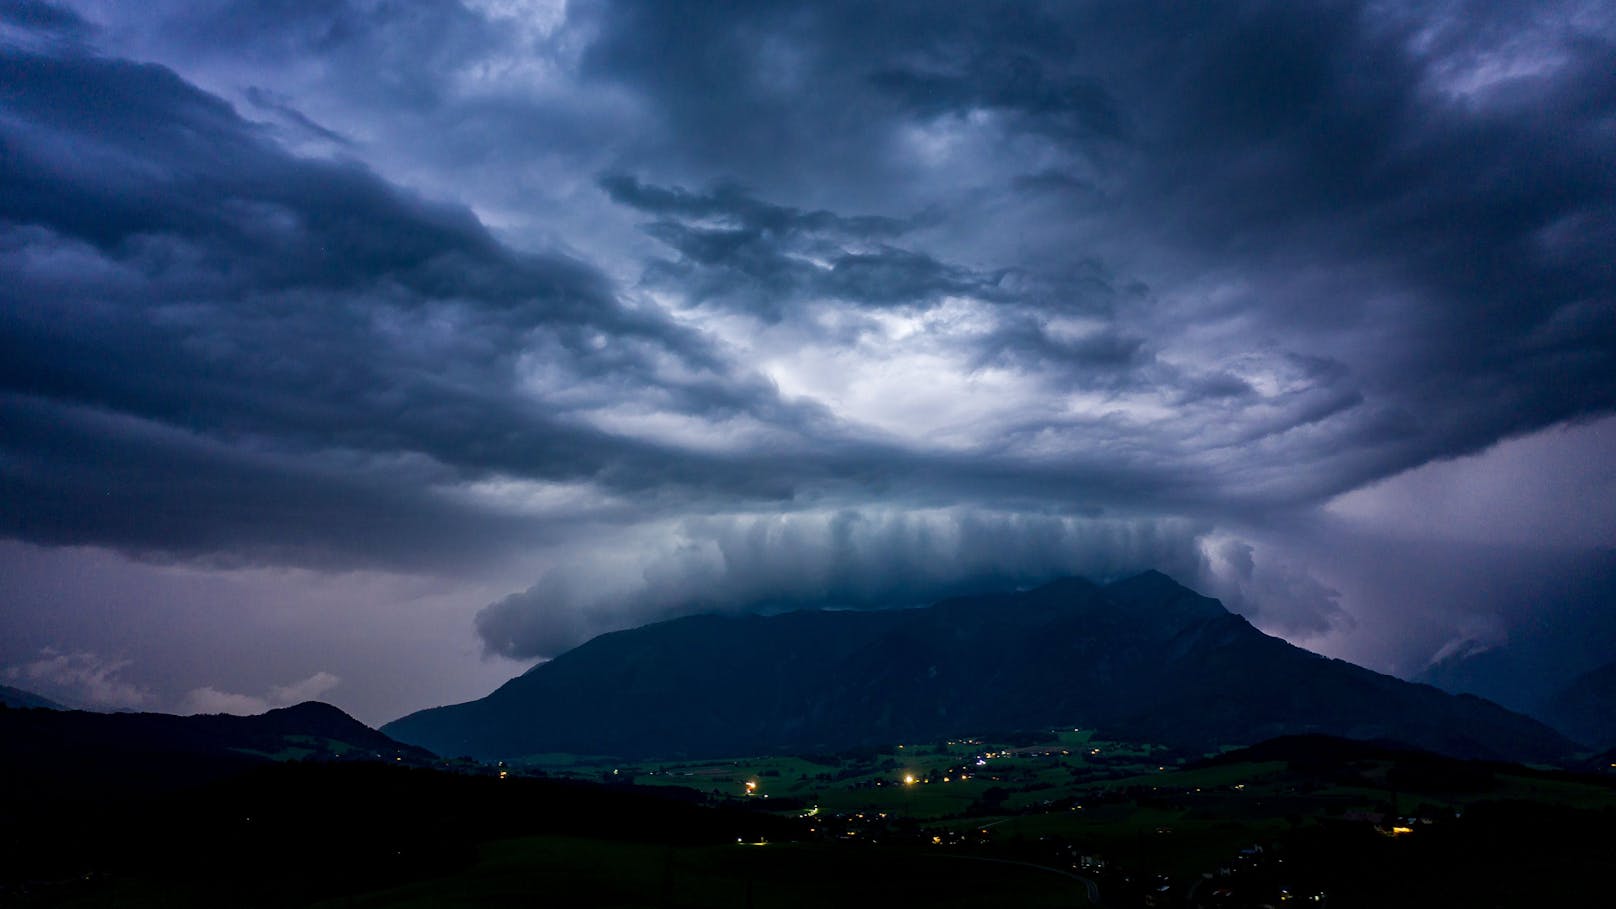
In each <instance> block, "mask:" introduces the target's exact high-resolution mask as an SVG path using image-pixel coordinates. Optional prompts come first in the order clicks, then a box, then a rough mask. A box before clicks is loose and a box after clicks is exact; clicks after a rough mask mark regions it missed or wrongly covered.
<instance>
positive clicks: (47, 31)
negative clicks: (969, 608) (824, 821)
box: [0, 0, 1616, 726]
mask: <svg viewBox="0 0 1616 909" xmlns="http://www.w3.org/2000/svg"><path fill="white" fill-rule="evenodd" d="M674 7H675V4H663V3H655V2H636V0H572V2H568V0H423V2H420V3H412V4H407V5H404V6H393V5H387V4H379V5H378V4H370V3H365V2H359V0H353V2H347V0H345V2H340V3H314V4H301V3H291V4H285V3H243V4H234V5H218V4H205V3H194V2H187V0H159V2H154V3H149V4H142V5H140V7H139V8H138V9H137V8H135V7H132V6H130V5H128V4H119V3H115V2H106V0H26V2H22V3H17V4H9V5H6V6H4V7H0V73H3V76H0V83H3V84H4V85H5V86H6V90H5V92H3V93H0V147H3V148H4V149H5V150H6V152H5V154H4V155H0V268H3V270H4V273H5V274H6V275H7V276H8V279H7V280H6V281H5V282H4V283H3V285H0V354H3V355H0V363H3V365H0V426H3V427H4V430H3V431H0V577H3V578H5V582H4V584H3V585H0V684H4V685H7V686H11V687H16V688H21V689H24V690H27V691H32V692H36V693H38V694H40V695H42V696H44V697H47V698H50V699H52V700H55V701H58V702H61V703H63V704H67V705H69V706H77V707H84V708H88V709H96V710H107V711H117V710H141V711H156V712H177V713H217V712H225V713H259V712H263V711H264V710H267V709H271V708H274V707H279V706H290V705H292V704H295V703H300V702H303V701H308V700H319V701H322V702H326V703H330V704H332V705H334V706H336V707H338V708H340V709H342V710H344V711H345V712H347V713H349V714H351V715H353V716H355V717H357V718H359V719H360V720H362V721H363V722H365V723H367V724H369V725H373V726H374V725H380V724H381V723H383V722H386V721H388V720H392V719H396V718H399V717H402V716H405V715H406V714H408V713H411V712H413V711H416V710H419V709H422V708H425V707H430V706H436V705H440V704H452V703H459V702H464V701H468V700H471V699H474V698H480V697H482V696H483V695H485V694H487V693H488V692H489V691H492V690H493V689H494V688H496V687H497V686H498V685H500V684H502V683H503V682H505V681H507V680H509V679H511V678H513V677H515V676H517V675H520V674H521V673H523V672H524V671H526V670H528V669H529V668H531V667H532V666H534V665H537V664H538V663H540V662H542V661H544V660H547V659H549V658H551V657H553V656H555V655H557V654H559V653H562V652H565V651H566V650H567V649H569V648H571V647H573V646H576V645H577V644H579V643H582V642H584V641H587V640H590V639H592V638H594V637H596V636H598V635H600V634H603V633H607V632H610V631H614V630H619V629H624V628H631V627H638V626H640V625H644V624H647V623H650V622H655V621H660V620H665V619H671V618H677V617H681V616H686V615H692V614H697V613H705V612H717V613H728V614H752V613H758V612H767V611H771V610H786V609H814V608H829V607H834V608H854V609H867V608H879V607H883V606H893V605H916V606H918V605H925V604H929V603H933V602H936V601H938V600H941V599H945V598H947V597H950V596H953V595H958V594H962V593H969V592H985V591H994V590H1014V589H1027V588H1030V587H1035V586H1038V585H1040V584H1042V583H1048V582H1050V581H1052V580H1055V579H1060V578H1067V577H1085V578H1090V577H1097V578H1112V579H1116V578H1122V577H1127V576H1131V575H1133V574H1137V573H1140V572H1143V571H1147V570H1156V571H1161V572H1162V573H1164V574H1166V575H1167V576H1169V577H1170V578H1172V579H1174V580H1175V581H1176V582H1177V583H1180V584H1182V585H1183V586H1185V587H1188V588H1190V589H1192V590H1194V591H1196V592H1197V593H1200V594H1202V595H1204V596H1209V597H1212V598H1214V599H1216V600H1218V601H1219V602H1220V603H1221V604H1222V605H1223V606H1224V608H1226V609H1228V610H1229V611H1230V612H1232V613H1235V614H1237V615H1240V616H1242V617H1243V618H1245V619H1246V620H1248V621H1249V622H1250V623H1251V624H1252V625H1253V626H1254V627H1256V628H1258V629H1259V630H1262V631H1263V632H1265V633H1267V634H1271V635H1274V636H1276V637H1279V638H1282V639H1284V640H1286V641H1288V642H1290V643H1292V644H1295V645H1297V646H1299V647H1303V648H1306V649H1308V650H1311V651H1313V652H1316V653H1320V654H1323V655H1325V656H1329V657H1335V658H1340V659H1343V660H1347V661H1349V662H1352V663H1355V664H1358V665H1361V666H1364V667H1366V668H1369V669H1372V670H1374V671H1377V672H1382V673H1386V674H1390V675H1394V676H1397V677H1400V678H1404V679H1419V678H1428V679H1430V680H1432V681H1436V682H1440V683H1441V686H1442V687H1445V688H1448V689H1450V690H1466V691H1473V692H1475V693H1478V694H1482V695H1483V696H1486V697H1489V698H1491V699H1493V700H1495V701H1498V702H1499V703H1502V704H1504V706H1506V707H1510V708H1511V709H1515V710H1521V711H1529V710H1530V709H1531V708H1533V707H1535V705H1537V704H1538V703H1539V702H1540V701H1542V700H1543V699H1544V698H1546V697H1548V696H1549V695H1551V694H1553V693H1554V692H1555V691H1556V690H1558V689H1559V688H1560V687H1561V686H1563V685H1564V684H1566V683H1567V682H1569V681H1570V680H1571V679H1572V678H1574V677H1576V676H1578V675H1579V674H1581V673H1583V672H1585V671H1588V670H1591V669H1594V668H1596V667H1598V666H1601V665H1605V664H1609V663H1611V661H1612V660H1616V608H1612V607H1613V606H1616V469H1613V467H1612V465H1616V271H1613V268H1612V262H1613V261H1616V254H1613V250H1616V173H1613V172H1612V170H1611V168H1610V166H1609V162H1610V161H1612V160H1616V131H1612V130H1611V129H1610V124H1611V123H1613V122H1616V15H1613V14H1612V12H1611V11H1610V10H1609V9H1608V8H1606V7H1605V6H1603V5H1600V4H1597V3H1594V4H1590V3H1584V2H1580V0H1556V2H1549V3H1542V4H1469V5H1467V4H1458V5H1454V4H1443V3H1416V4H1413V5H1403V6H1397V7H1396V8H1393V7H1390V6H1387V5H1385V4H1377V3H1372V2H1349V3H1339V4H1328V5H1325V4H1321V5H1316V6H1315V5H1307V6H1300V7H1298V6H1293V5H1288V4H1256V5H1250V4H1233V3H1230V4H1225V3H1216V4H1207V5H1202V6H1197V7H1195V8H1193V9H1183V8H1181V7H1180V6H1178V5H1173V6H1171V8H1170V9H1157V8H1155V7H1154V6H1153V5H1152V4H1143V5H1131V6H1128V7H1126V8H1120V9H1119V8H1115V7H1114V6H1113V5H1110V4H1102V3H1078V4H1070V5H1059V6H1057V7H1056V8H1044V7H1042V6H1038V5H1031V4H1029V5H1024V6H1019V5H1014V4H1012V5H1011V6H1010V7H1008V8H1005V7H1003V6H1001V5H998V4H991V3H981V4H978V3H961V4H951V5H949V6H948V7H947V8H946V9H940V8H936V7H935V5H934V4H914V3H908V2H883V3H874V4H871V3H829V4H824V5H815V6H813V7H811V8H806V9H800V8H797V7H795V6H793V5H777V4H774V3H768V2H760V3H755V4H745V5H742V6H740V7H738V8H732V7H731V6H728V5H724V4H700V3H696V4H689V5H681V6H679V8H678V9H675V8H674Z"/></svg>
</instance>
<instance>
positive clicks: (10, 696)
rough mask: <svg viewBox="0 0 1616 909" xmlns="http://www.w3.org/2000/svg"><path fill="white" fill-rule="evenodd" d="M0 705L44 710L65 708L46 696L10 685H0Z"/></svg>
mask: <svg viewBox="0 0 1616 909" xmlns="http://www.w3.org/2000/svg"><path fill="white" fill-rule="evenodd" d="M0 705H3V706H6V707H11V708H13V709H29V708H41V709H44V710H66V709H67V708H66V707H63V706H62V705H61V704H58V703H56V702H55V701H53V700H51V699H50V698H47V697H41V696H40V695H37V694H34V693H33V692H32V691H23V690H22V689H21V688H12V687H11V686H10V685H0Z"/></svg>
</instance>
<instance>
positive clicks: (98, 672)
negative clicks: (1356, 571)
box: [0, 647, 153, 710]
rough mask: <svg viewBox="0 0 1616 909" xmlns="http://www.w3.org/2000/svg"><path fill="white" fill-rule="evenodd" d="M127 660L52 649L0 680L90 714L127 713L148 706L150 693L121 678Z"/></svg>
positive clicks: (3, 672) (0, 675)
mask: <svg viewBox="0 0 1616 909" xmlns="http://www.w3.org/2000/svg"><path fill="white" fill-rule="evenodd" d="M130 665H131V661H130V660H119V659H106V658H104V657H102V656H101V655H100V654H97V653H92V652H89V651H83V650H80V651H72V652H63V651H61V650H57V649H56V648H53V647H47V648H44V649H43V650H41V651H40V653H39V658H38V659H36V660H31V661H29V662H27V663H23V664H20V665H16V666H9V667H7V668H6V669H4V670H0V678H3V679H5V680H6V681H7V682H9V683H12V684H14V685H17V686H19V687H22V688H26V689H29V690H33V691H38V692H39V693H41V694H44V695H47V696H49V697H50V698H52V699H53V700H59V701H61V702H63V703H65V704H69V705H74V706H83V707H87V708H89V709H91V710H127V709H132V708H137V707H147V706H150V705H151V703H152V700H153V696H152V692H151V691H150V690H149V689H147V688H146V687H144V686H142V685H139V684H136V683H135V682H131V681H129V680H128V679H126V678H124V670H126V669H128V668H129V666H130Z"/></svg>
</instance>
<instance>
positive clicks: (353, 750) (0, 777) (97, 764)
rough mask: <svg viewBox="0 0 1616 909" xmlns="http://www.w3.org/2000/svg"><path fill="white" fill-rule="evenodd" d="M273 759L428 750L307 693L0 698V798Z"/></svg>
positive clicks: (389, 756)
mask: <svg viewBox="0 0 1616 909" xmlns="http://www.w3.org/2000/svg"><path fill="white" fill-rule="evenodd" d="M279 760H315V761H330V760H369V761H377V760H386V761H391V762H395V763H406V762H407V763H412V764H425V763H430V762H432V761H433V760H434V756H433V755H432V754H430V753H429V752H427V751H425V750H423V749H421V748H417V747H415V746H412V745H405V744H401V743H399V742H396V741H394V740H392V739H391V738H388V737H387V736H385V735H383V734H382V733H380V732H377V731H376V730H374V729H371V728H370V727H368V726H366V725H364V724H363V723H361V722H359V721H358V720H356V719H354V718H353V717H351V716H348V715H347V714H346V713H343V712H342V711H341V710H338V709H337V708H335V707H332V706H331V705H330V704H322V703H319V702H317V701H309V702H306V703H303V704H298V705H297V706H295V707H283V708H280V709H278V710H271V711H269V712H268V713H263V714H260V715H258V716H230V715H226V714H216V715H210V716H173V715H170V714H164V713H90V712H86V711H82V710H41V709H23V710H18V709H11V708H0V797H4V798H10V799H50V798H55V797H59V796H61V795H64V794H74V795H76V796H84V795H86V794H94V795H101V796H111V797H123V796H126V795H147V794H150V793H153V792H158V791H170V790H176V789H181V788H186V787H190V786H194V785H197V784H200V783H204V782H207V781H210V780H218V779H224V778H228V777H230V776H233V775H236V774H239V773H242V772H245V771H247V770H249V769H251V768H252V767H254V766H255V765H259V764H266V763H271V762H274V761H279Z"/></svg>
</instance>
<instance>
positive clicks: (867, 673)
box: [382, 572, 1572, 760]
mask: <svg viewBox="0 0 1616 909" xmlns="http://www.w3.org/2000/svg"><path fill="white" fill-rule="evenodd" d="M1060 724H1073V725H1083V726H1088V727H1096V728H1098V729H1100V730H1101V731H1102V732H1103V733H1105V734H1106V735H1108V736H1110V737H1115V738H1124V739H1133V740H1142V741H1151V742H1158V743H1163V744H1167V745H1173V746H1178V747H1182V748H1186V749H1192V750H1211V749H1214V748H1217V747H1219V746H1225V745H1244V744H1249V743H1252V742H1258V741H1262V740H1264V739H1269V738H1273V737H1275V736H1280V735H1287V734H1296V733H1328V734H1333V735H1339V736H1344V737H1348V738H1356V739H1387V740H1396V741H1400V742H1406V743H1408V744H1410V745H1414V746H1418V747H1421V748H1426V749H1430V750H1433V751H1439V752H1444V753H1448V754H1455V755H1461V756H1467V757H1470V756H1474V757H1488V758H1517V759H1532V760H1554V759H1558V758H1560V757H1562V756H1563V755H1565V754H1566V753H1567V752H1568V751H1569V750H1570V749H1571V747H1572V745H1571V743H1570V742H1568V741H1566V740H1565V739H1564V738H1563V737H1561V736H1560V735H1559V734H1557V733H1555V732H1554V731H1553V730H1551V729H1549V728H1547V727H1546V726H1544V725H1542V724H1541V723H1538V722H1536V721H1535V720H1531V719H1528V718H1526V717H1524V716H1520V715H1519V714H1515V713H1511V712H1510V711H1508V710H1505V709H1503V708H1502V707H1499V706H1497V705H1496V704H1493V703H1491V702H1488V701H1484V700H1482V699H1480V698H1476V697H1468V696H1454V695H1449V694H1445V693H1443V692H1441V691H1438V690H1437V689H1435V688H1432V687H1430V686H1426V685H1416V684H1412V683H1409V682H1404V681H1401V680H1399V679H1395V678H1392V677H1390V676H1386V675H1381V674H1378V673H1375V672H1371V671H1369V670H1367V669H1363V668H1361V667H1359V666H1354V665H1352V664H1350V663H1345V662H1342V661H1340V660H1332V659H1327V658H1325V657H1322V656H1319V655H1317V654H1314V653H1310V652H1308V651H1306V650H1302V649H1300V648H1297V647H1294V646H1292V645H1290V644H1288V643H1286V642H1284V641H1282V640H1279V639H1278V638H1273V637H1269V636H1268V635H1265V634H1263V633H1261V632H1259V631H1257V630H1256V629H1255V628H1253V627H1251V625H1250V624H1248V623H1247V622H1246V621H1245V620H1244V619H1243V618H1241V617H1239V616H1236V615H1233V614H1231V613H1229V612H1228V611H1226V610H1225V609H1224V608H1223V607H1222V605H1221V604H1219V603H1218V602H1217V601H1216V600H1213V599H1209V598H1207V597H1203V596H1201V595H1199V594H1197V593H1195V592H1194V591H1192V590H1189V589H1188V588H1185V587H1183V586H1181V585H1179V584H1177V583H1176V582H1174V581H1173V580H1172V579H1171V578H1168V577H1167V576H1165V575H1163V574H1160V573H1158V572H1147V573H1145V574H1142V575H1139V576H1137V577H1134V578H1130V579H1128V580H1125V581H1120V582H1117V583H1115V584H1111V585H1109V586H1104V587H1102V586H1099V585H1096V584H1094V583H1091V582H1089V581H1085V580H1082V579H1068V580H1064V581H1059V582H1056V583H1053V584H1049V585H1047V586H1044V587H1040V588H1037V589H1035V590H1029V591H1022V592H1015V593H1007V594H1002V595H992V596H977V597H967V598H959V599H952V600H945V601H943V602H940V603H937V604H935V605H933V606H930V607H927V608H923V609H892V610H882V611H862V612H854V611H841V612H831V611H823V612H795V613H789V614H785V615H777V616H771V617H759V616H697V617H692V618H684V619H676V620H673V621H669V622H663V623H659V624H655V625H648V626H645V627H643V628H637V629H632V630H629V631H620V632H614V633H612V634H607V635H602V636H601V637H598V638H595V639H594V640H592V641H589V642H588V643H585V644H583V645H582V646H580V647H577V648H575V649H573V650H571V651H569V652H567V653H564V654H562V655H561V656H559V657H557V658H555V659H554V660H551V661H549V662H547V663H543V664H540V665H538V666H536V667H534V668H533V669H531V670H529V671H528V672H527V673H525V674H523V675H521V676H519V677H517V678H515V679H512V680H511V681H510V682H508V683H506V684H505V685H503V686H502V687H500V688H499V689H498V690H496V691H495V692H493V693H492V694H490V695H488V696H487V697H485V698H483V699H481V700H477V701H472V702H469V703H466V704H459V705H455V706H451V707H439V708H434V709H431V710H424V711H421V712H419V713H415V714H411V715H410V716H407V717H404V718H403V719H400V720H397V721H395V722H393V723H389V724H387V725H386V726H384V727H382V730H383V731H384V732H386V733H387V734H388V735H391V736H393V737H395V738H398V739H399V740H401V741H407V742H414V743H416V744H419V745H422V746H424V747H427V748H430V749H432V750H433V751H436V752H438V753H440V754H445V755H460V754H469V755H473V756H476V757H480V758H485V759H496V758H511V757H516V756H520V755H524V754H533V753H542V752H554V751H565V752H577V753H587V754H609V755H622V756H631V757H677V756H692V757H694V756H708V757H711V756H724V755H738V754H755V753H763V752H793V751H795V752H804V751H817V750H839V749H845V748H851V747H857V746H864V745H873V744H887V743H898V742H925V741H932V740H936V739H939V738H944V737H947V736H950V735H958V734H966V733H987V732H997V731H1009V730H1016V729H1034V728H1047V727H1050V726H1053V725H1060Z"/></svg>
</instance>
